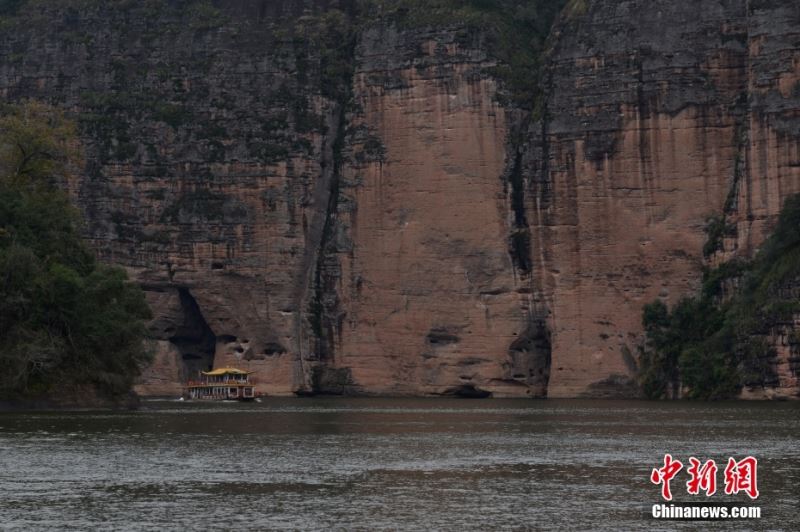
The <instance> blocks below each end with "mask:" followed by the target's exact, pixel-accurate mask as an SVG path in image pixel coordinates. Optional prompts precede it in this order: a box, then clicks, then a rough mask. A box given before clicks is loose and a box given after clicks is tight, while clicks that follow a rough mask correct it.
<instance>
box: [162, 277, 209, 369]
mask: <svg viewBox="0 0 800 532" xmlns="http://www.w3.org/2000/svg"><path fill="white" fill-rule="evenodd" d="M178 297H179V298H180V306H181V318H182V319H181V323H179V324H177V326H176V327H175V332H174V334H173V335H172V336H170V337H169V341H170V342H171V343H172V344H173V345H174V346H175V348H176V349H177V350H178V352H179V353H180V354H181V360H182V361H183V370H184V376H185V377H186V378H196V377H197V374H198V372H199V371H208V370H210V369H212V368H213V367H214V352H215V349H216V345H217V337H216V336H215V335H214V332H213V331H212V330H211V327H209V326H208V323H207V322H206V320H205V318H204V317H203V313H202V312H201V311H200V306H199V305H198V304H197V300H195V298H194V297H193V296H192V294H191V292H190V291H189V289H187V288H182V287H181V288H178Z"/></svg>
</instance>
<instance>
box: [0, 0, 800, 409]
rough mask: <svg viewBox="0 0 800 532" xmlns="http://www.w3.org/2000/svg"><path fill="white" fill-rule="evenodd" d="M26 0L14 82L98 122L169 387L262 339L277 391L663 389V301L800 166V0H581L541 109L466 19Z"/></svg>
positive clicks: (346, 8)
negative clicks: (653, 316)
mask: <svg viewBox="0 0 800 532" xmlns="http://www.w3.org/2000/svg"><path fill="white" fill-rule="evenodd" d="M17 4H18V5H16V7H15V8H14V9H15V11H8V12H6V13H4V14H3V19H2V22H0V27H2V29H3V31H2V34H0V94H2V96H3V97H4V98H6V99H9V100H17V99H21V98H29V97H33V98H39V99H43V100H47V101H49V102H51V103H55V104H58V105H60V106H63V107H64V108H65V109H67V110H68V111H69V112H71V113H73V114H74V115H75V116H76V117H77V118H78V120H79V122H80V125H81V131H82V140H83V142H84V144H85V145H86V146H87V153H86V162H85V169H84V171H83V172H82V173H81V175H82V176H83V177H82V178H81V179H78V180H76V181H75V182H72V183H68V184H66V186H68V187H69V190H70V192H71V194H72V195H73V197H74V198H75V201H76V203H77V204H78V205H79V206H80V208H81V210H82V211H83V213H84V215H85V217H86V218H87V220H88V224H87V227H86V234H87V238H88V239H89V241H90V242H91V244H92V245H93V247H94V248H95V249H96V250H97V252H98V254H99V256H100V257H101V258H102V259H103V260H108V261H114V262H118V263H121V264H123V265H125V266H126V267H127V268H128V269H129V270H130V271H131V272H132V274H133V275H135V277H136V278H137V280H138V281H139V282H140V283H141V284H142V285H143V286H144V287H145V288H146V290H147V293H148V299H149V301H150V304H151V307H152V308H153V310H154V313H155V314H156V318H155V319H154V320H153V322H152V324H151V330H152V332H153V334H154V335H155V336H156V337H157V338H158V341H159V349H158V356H157V360H156V363H155V364H154V366H153V367H152V368H150V369H149V370H147V371H146V373H145V377H144V380H143V382H142V384H141V385H140V387H139V391H140V392H142V393H154V394H172V393H176V392H177V390H178V389H179V387H180V382H181V381H182V380H183V378H185V376H187V375H189V374H191V373H192V372H194V371H196V370H197V369H201V368H205V367H208V366H209V365H214V366H224V365H236V366H240V367H246V368H248V369H251V370H253V371H256V372H257V373H256V378H257V380H258V383H259V384H258V386H259V388H260V389H261V390H262V391H264V392H267V393H271V394H289V393H365V394H454V395H469V396H481V395H486V394H492V395H494V396H535V397H543V396H548V397H565V396H629V395H636V394H638V389H637V387H636V385H635V378H636V373H637V363H636V358H637V350H638V348H639V346H640V345H642V343H643V341H644V337H643V334H642V325H641V315H642V307H643V306H644V304H646V303H648V302H650V301H652V300H653V299H656V298H661V299H662V300H664V301H665V302H667V303H670V304H672V303H674V302H676V301H677V300H678V299H679V298H680V297H681V296H683V295H686V294H691V293H693V292H694V291H696V290H697V289H698V287H699V286H700V280H701V274H702V269H703V267H704V266H705V265H708V264H716V263H718V262H720V261H725V260H729V259H730V258H732V257H735V256H749V255H752V254H753V253H754V252H755V250H756V249H757V247H758V245H759V244H760V243H761V242H762V241H763V239H764V238H765V236H766V235H767V234H768V232H769V230H770V228H771V227H772V226H773V225H774V223H775V220H776V217H777V214H778V212H779V210H780V206H781V205H782V203H783V199H784V198H785V197H787V196H788V195H790V194H792V193H795V192H798V191H800V144H798V140H799V139H800V128H799V127H798V125H800V117H799V116H800V114H799V113H798V109H800V46H798V34H799V33H800V30H799V29H798V28H800V7H798V6H797V5H796V4H795V3H792V2H788V1H779V0H760V1H757V2H756V1H752V0H751V1H747V2H746V1H744V0H725V1H722V2H718V1H715V2H712V1H710V0H702V1H699V2H698V1H689V0H670V1H666V0H659V1H655V2H643V1H633V0H629V1H611V0H595V1H572V2H570V3H569V4H568V5H567V7H566V8H565V10H564V11H563V13H562V14H561V15H560V17H559V18H558V19H557V20H556V22H555V24H554V26H553V29H552V32H551V34H550V39H549V41H548V43H549V48H548V49H547V50H546V51H544V52H542V53H541V54H540V55H537V57H540V58H541V61H542V65H543V66H542V68H541V71H540V74H541V78H540V79H541V81H540V82H538V85H537V87H536V88H537V90H539V91H540V92H541V94H540V95H539V96H538V97H537V98H536V101H535V104H534V105H530V106H526V105H520V104H519V102H518V101H516V100H515V99H514V98H509V97H508V94H509V92H510V90H511V89H510V86H511V85H512V84H513V79H511V80H510V79H509V77H508V76H504V75H503V74H502V67H503V66H504V60H505V59H504V56H503V54H502V53H499V52H498V49H499V48H498V45H497V43H496V42H494V41H495V40H496V39H492V36H491V35H490V34H489V33H488V31H487V30H486V29H484V28H481V27H480V25H475V24H472V23H470V21H469V20H464V18H463V17H453V18H452V20H447V19H446V18H445V19H444V20H443V18H442V17H441V16H438V17H433V18H431V19H430V20H424V17H409V16H408V11H407V10H406V11H405V12H403V11H402V10H401V11H400V13H401V14H402V13H405V14H406V15H405V18H402V17H399V16H398V11H396V10H394V11H393V10H389V9H388V8H386V11H384V10H383V8H381V9H378V8H376V10H374V11H371V12H368V13H366V14H365V13H363V12H362V11H361V10H362V9H363V7H361V4H358V3H356V2H349V1H346V0H340V1H335V0H330V1H322V0H315V1H313V2H312V1H310V0H306V1H301V0H282V1H270V2H267V1H246V0H238V1H237V0H219V1H215V2H204V1H194V2H193V1H181V2H177V1H176V2H167V1H156V0H150V1H146V2H127V1H123V0H119V1H115V2H92V1H79V0H64V1H61V2H43V1H38V0H28V1H27V2H19V3H17ZM378 4H381V3H378ZM410 5H411V6H412V7H411V8H409V9H411V10H412V14H413V9H419V7H418V6H417V7H413V6H414V4H413V2H412V3H411V4H410ZM384 7H385V6H384ZM536 53H537V54H539V52H538V51H536ZM712 216H716V217H717V218H719V219H722V220H723V222H724V227H726V228H727V229H726V231H725V232H724V237H722V238H721V239H720V242H719V245H715V246H714V247H713V249H712V251H713V253H711V254H708V253H707V254H706V255H707V256H704V253H703V249H704V247H706V250H707V251H708V245H707V242H708V237H709V235H708V234H707V231H706V229H707V226H708V220H709V218H710V217H712ZM786 337H787V334H786V331H779V332H778V333H776V338H778V339H780V338H784V339H785V338H786ZM784 347H785V348H784V349H780V350H779V352H780V353H781V354H780V360H779V361H778V362H776V363H777V364H779V365H780V367H781V370H780V372H779V373H780V375H781V378H780V380H779V382H777V383H776V384H775V385H774V388H775V389H776V390H778V392H776V393H778V394H779V395H784V396H792V395H794V396H796V395H797V393H798V385H797V367H796V357H797V355H796V353H795V348H794V346H790V345H789V344H788V343H787V344H786V345H785V346H784Z"/></svg>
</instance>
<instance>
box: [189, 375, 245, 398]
mask: <svg viewBox="0 0 800 532" xmlns="http://www.w3.org/2000/svg"><path fill="white" fill-rule="evenodd" d="M251 373H253V372H252V371H242V370H240V369H236V368H218V369H215V370H212V371H201V372H200V379H199V380H197V381H191V380H190V381H189V382H188V383H187V385H186V396H187V397H188V398H189V399H208V400H214V401H225V400H230V401H253V400H254V399H255V398H256V393H255V385H254V384H253V383H252V382H251V381H250V374H251Z"/></svg>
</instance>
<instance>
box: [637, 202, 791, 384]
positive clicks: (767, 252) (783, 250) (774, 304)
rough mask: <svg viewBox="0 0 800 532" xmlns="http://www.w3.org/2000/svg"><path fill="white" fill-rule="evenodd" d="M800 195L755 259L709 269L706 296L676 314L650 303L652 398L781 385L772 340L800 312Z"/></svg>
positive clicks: (645, 366) (645, 371)
mask: <svg viewBox="0 0 800 532" xmlns="http://www.w3.org/2000/svg"><path fill="white" fill-rule="evenodd" d="M798 279H800V195H796V196H791V197H789V198H788V199H787V200H786V203H785V205H784V207H783V210H782V212H781V215H780V218H779V220H778V225H777V227H776V228H775V230H774V232H773V233H772V235H771V236H770V237H769V238H768V239H767V240H766V242H765V243H764V245H763V246H762V247H761V250H760V251H759V252H758V254H757V255H756V257H755V258H754V259H753V260H751V261H741V260H733V261H731V262H728V263H725V264H723V265H721V266H720V267H718V268H715V269H713V270H709V271H707V272H706V274H705V276H704V280H703V287H702V291H701V293H700V294H699V295H697V296H696V297H693V298H684V299H682V300H681V301H680V302H678V304H677V305H675V306H674V307H673V308H672V309H671V310H670V309H667V307H666V305H665V304H664V303H663V302H661V301H655V302H653V303H650V304H649V305H646V306H645V308H644V313H643V317H642V322H643V325H644V328H645V331H646V333H647V340H648V341H647V346H646V347H645V349H644V350H643V351H642V353H641V357H640V379H641V385H642V388H643V390H644V392H645V394H646V395H647V396H648V397H651V398H662V397H667V396H669V397H676V396H677V395H678V393H679V388H680V387H685V389H686V394H687V396H688V397H690V398H696V399H720V398H726V397H732V396H734V395H736V394H737V393H738V392H739V390H741V388H742V386H764V385H770V384H774V380H775V378H776V377H775V374H774V359H775V351H774V349H773V348H772V347H771V346H770V344H769V342H768V340H767V338H768V335H769V334H770V333H771V332H772V331H773V330H774V328H775V327H776V326H780V325H782V324H786V323H788V322H790V321H791V320H792V318H793V315H794V314H795V313H797V312H800V301H799V300H798V297H797V293H796V286H797V283H798Z"/></svg>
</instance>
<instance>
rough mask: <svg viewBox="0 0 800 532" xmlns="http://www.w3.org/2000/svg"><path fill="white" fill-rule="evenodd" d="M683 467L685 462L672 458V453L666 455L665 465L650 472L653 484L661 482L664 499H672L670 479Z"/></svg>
mask: <svg viewBox="0 0 800 532" xmlns="http://www.w3.org/2000/svg"><path fill="white" fill-rule="evenodd" d="M682 468H683V464H682V463H680V462H679V461H678V460H674V461H673V460H672V455H671V454H665V455H664V467H662V468H660V469H653V472H652V473H650V482H652V483H653V484H661V485H662V486H661V496H662V497H664V500H667V501H671V500H672V492H671V491H670V489H669V481H670V480H672V478H673V477H674V476H675V475H677V474H678V471H680V470H681V469H682Z"/></svg>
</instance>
